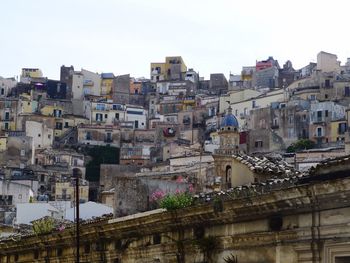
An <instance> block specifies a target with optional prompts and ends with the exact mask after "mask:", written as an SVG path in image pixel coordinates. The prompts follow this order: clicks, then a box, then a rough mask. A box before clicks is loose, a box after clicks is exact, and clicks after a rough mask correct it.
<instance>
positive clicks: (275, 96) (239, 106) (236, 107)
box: [220, 89, 286, 128]
mask: <svg viewBox="0 0 350 263" xmlns="http://www.w3.org/2000/svg"><path fill="white" fill-rule="evenodd" d="M285 100H286V94H285V92H284V90H283V89H279V90H275V91H271V92H268V93H266V94H263V95H260V96H257V97H251V98H249V99H246V100H243V101H239V102H236V103H231V108H232V113H233V115H235V116H236V117H237V120H238V123H239V127H242V128H244V127H245V126H246V119H247V117H248V116H249V115H250V111H251V110H252V109H256V108H263V107H268V106H270V104H271V103H272V102H282V101H285ZM226 104H227V106H226V107H225V108H224V110H226V109H227V108H228V106H229V104H228V103H226ZM222 110H223V109H222V108H220V112H222Z"/></svg>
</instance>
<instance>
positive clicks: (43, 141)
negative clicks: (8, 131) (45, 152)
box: [26, 121, 54, 148]
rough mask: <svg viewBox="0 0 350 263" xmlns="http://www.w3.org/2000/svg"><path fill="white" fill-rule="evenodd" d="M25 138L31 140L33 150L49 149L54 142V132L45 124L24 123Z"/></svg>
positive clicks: (35, 122)
mask: <svg viewBox="0 0 350 263" xmlns="http://www.w3.org/2000/svg"><path fill="white" fill-rule="evenodd" d="M26 136H28V137H32V138H33V145H34V147H35V148H45V147H51V146H52V144H53V140H54V130H53V129H51V128H49V127H47V125H46V124H45V122H37V121H26Z"/></svg>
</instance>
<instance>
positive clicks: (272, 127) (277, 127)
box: [271, 124, 280, 130]
mask: <svg viewBox="0 0 350 263" xmlns="http://www.w3.org/2000/svg"><path fill="white" fill-rule="evenodd" d="M279 128H280V126H279V125H278V124H272V125H271V129H272V130H277V129H279Z"/></svg>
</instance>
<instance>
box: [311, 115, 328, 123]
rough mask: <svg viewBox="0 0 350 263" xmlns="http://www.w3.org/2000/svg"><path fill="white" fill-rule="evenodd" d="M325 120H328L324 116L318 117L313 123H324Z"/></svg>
mask: <svg viewBox="0 0 350 263" xmlns="http://www.w3.org/2000/svg"><path fill="white" fill-rule="evenodd" d="M324 122H326V120H325V118H323V117H317V118H315V119H314V120H313V123H315V124H316V123H324Z"/></svg>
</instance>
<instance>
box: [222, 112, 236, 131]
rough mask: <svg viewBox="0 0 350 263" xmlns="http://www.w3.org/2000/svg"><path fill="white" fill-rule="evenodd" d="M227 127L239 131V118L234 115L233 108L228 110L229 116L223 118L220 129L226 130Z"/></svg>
mask: <svg viewBox="0 0 350 263" xmlns="http://www.w3.org/2000/svg"><path fill="white" fill-rule="evenodd" d="M226 127H234V128H237V129H238V120H237V118H236V117H235V116H234V115H233V114H232V109H231V107H229V108H228V110H227V114H226V115H225V117H224V118H223V120H222V122H221V125H220V128H221V129H223V128H226Z"/></svg>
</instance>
